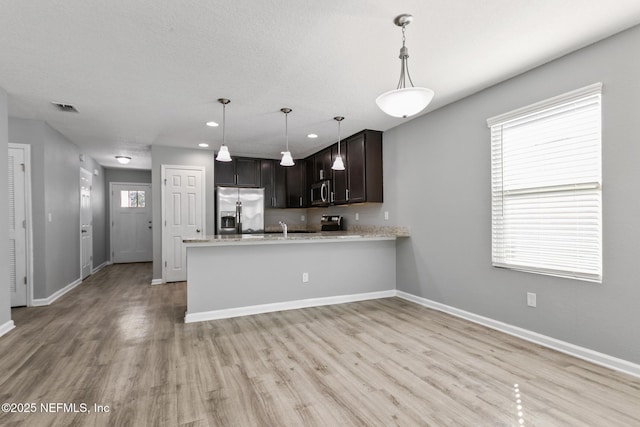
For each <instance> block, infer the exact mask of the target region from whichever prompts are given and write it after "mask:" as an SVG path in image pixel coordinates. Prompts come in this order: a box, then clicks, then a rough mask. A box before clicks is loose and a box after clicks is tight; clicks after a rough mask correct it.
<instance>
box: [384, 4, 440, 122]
mask: <svg viewBox="0 0 640 427" xmlns="http://www.w3.org/2000/svg"><path fill="white" fill-rule="evenodd" d="M411 21H413V16H412V15H408V14H404V15H399V16H397V17H396V18H395V19H394V20H393V23H394V24H396V25H397V26H398V27H402V47H401V48H400V64H401V65H400V80H398V87H397V88H396V89H394V90H390V91H389V92H385V93H383V94H382V95H380V96H379V97H378V98H376V104H378V107H380V109H381V110H382V111H384V112H385V113H387V114H388V115H390V116H393V117H403V118H406V117H411V116H413V115H416V114H418V113H419V112H420V111H422V110H424V109H425V108H426V107H427V105H429V103H430V102H431V100H432V99H433V96H434V95H435V93H434V92H433V90H431V89H427V88H424V87H414V86H413V81H411V75H410V74H409V63H408V59H409V49H407V47H406V46H405V35H404V32H405V29H406V27H407V25H409V24H410V23H411ZM406 78H409V84H411V86H410V87H407V85H406Z"/></svg>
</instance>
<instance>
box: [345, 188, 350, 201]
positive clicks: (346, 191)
mask: <svg viewBox="0 0 640 427" xmlns="http://www.w3.org/2000/svg"><path fill="white" fill-rule="evenodd" d="M344 192H345V195H346V196H347V200H349V189H348V188H347V189H346V190H344Z"/></svg>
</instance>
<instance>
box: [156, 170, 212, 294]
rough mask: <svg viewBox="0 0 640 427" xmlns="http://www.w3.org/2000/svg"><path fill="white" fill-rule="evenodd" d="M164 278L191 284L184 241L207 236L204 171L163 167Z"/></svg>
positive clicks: (168, 280)
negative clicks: (205, 228) (188, 276)
mask: <svg viewBox="0 0 640 427" xmlns="http://www.w3.org/2000/svg"><path fill="white" fill-rule="evenodd" d="M162 183H163V186H162V187H163V198H162V202H163V213H162V221H163V233H162V248H163V268H164V270H163V273H164V274H163V277H164V281H165V282H181V281H184V280H187V252H186V249H185V247H184V244H183V243H182V241H183V240H184V239H189V238H197V237H202V236H204V235H205V230H204V220H205V204H204V168H201V167H188V166H166V165H162Z"/></svg>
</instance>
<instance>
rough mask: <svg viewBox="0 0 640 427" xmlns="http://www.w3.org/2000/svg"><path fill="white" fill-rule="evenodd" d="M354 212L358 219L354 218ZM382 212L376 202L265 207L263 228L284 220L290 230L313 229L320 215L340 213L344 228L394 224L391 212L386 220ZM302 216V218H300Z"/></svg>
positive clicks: (318, 223)
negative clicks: (322, 205) (320, 206)
mask: <svg viewBox="0 0 640 427" xmlns="http://www.w3.org/2000/svg"><path fill="white" fill-rule="evenodd" d="M356 214H357V216H358V220H356ZM384 214H385V210H384V205H382V204H378V203H372V204H361V205H348V206H330V207H327V208H309V209H265V215H264V225H265V228H267V227H274V226H277V227H279V222H280V221H284V222H285V223H286V224H287V225H288V226H289V229H290V230H293V229H309V230H315V229H319V228H320V217H321V216H322V215H341V216H342V217H343V218H344V222H345V225H346V229H353V228H358V227H363V226H367V227H369V226H380V227H387V226H394V225H396V220H395V218H393V215H392V212H389V219H388V220H385V219H384ZM303 217H304V219H302V218H303Z"/></svg>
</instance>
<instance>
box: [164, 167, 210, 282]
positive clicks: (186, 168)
mask: <svg viewBox="0 0 640 427" xmlns="http://www.w3.org/2000/svg"><path fill="white" fill-rule="evenodd" d="M167 169H180V170H197V171H200V172H202V188H201V190H200V193H201V194H200V197H202V203H201V205H202V212H201V214H202V235H203V236H206V234H207V231H206V224H207V219H206V218H207V217H206V212H207V209H206V207H207V204H206V194H207V192H206V186H207V180H206V176H207V174H206V171H205V167H204V166H189V165H164V164H163V165H160V185H161V186H162V191H160V209H161V211H160V226H161V227H162V240H161V244H162V260H161V262H162V283H167V266H166V261H167V241H168V236H167V223H166V215H165V209H166V205H167V203H166V200H167V195H166V191H167V174H166V173H167Z"/></svg>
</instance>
